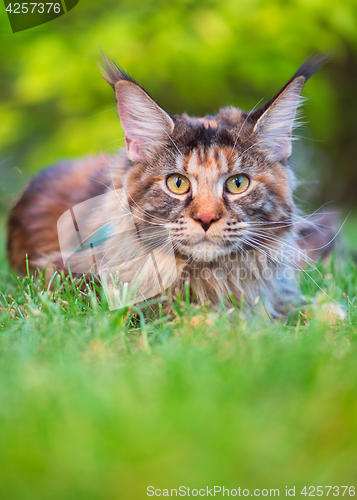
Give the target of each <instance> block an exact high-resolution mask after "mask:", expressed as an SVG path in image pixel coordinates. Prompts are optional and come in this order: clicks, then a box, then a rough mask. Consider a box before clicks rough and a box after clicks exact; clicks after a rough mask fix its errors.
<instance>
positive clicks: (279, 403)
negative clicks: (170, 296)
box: [0, 219, 357, 500]
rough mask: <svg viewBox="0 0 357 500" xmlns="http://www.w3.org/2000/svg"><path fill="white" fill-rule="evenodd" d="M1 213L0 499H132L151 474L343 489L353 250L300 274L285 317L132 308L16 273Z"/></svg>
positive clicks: (233, 486) (196, 481)
mask: <svg viewBox="0 0 357 500" xmlns="http://www.w3.org/2000/svg"><path fill="white" fill-rule="evenodd" d="M351 221H352V222H350V221H349V222H348V225H347V226H346V227H347V230H346V231H345V235H347V236H348V237H349V238H350V242H353V243H354V241H355V236H356V234H355V233H353V228H354V227H356V226H355V224H353V219H351ZM3 226H4V219H1V228H0V234H1V237H2V239H1V256H0V307H1V312H0V499H1V500H8V499H16V500H17V499H21V500H29V499H36V500H57V499H65V500H71V499H76V500H80V499H86V500H91V499H98V500H99V499H100V500H107V499H123V500H132V499H133V500H136V499H144V498H147V497H148V495H147V487H148V486H152V487H153V488H155V489H160V490H161V491H160V492H158V491H157V492H156V493H157V495H158V494H159V493H161V494H162V495H163V494H164V493H165V491H164V489H168V493H169V494H170V493H171V489H173V496H174V497H175V491H174V490H175V489H177V491H178V495H179V493H180V490H178V488H179V487H180V486H181V487H185V488H186V489H182V488H181V496H183V493H185V494H186V496H188V495H189V494H190V496H195V494H196V490H195V489H198V490H199V489H201V492H200V494H201V496H203V493H204V494H205V495H206V496H207V495H208V496H210V494H209V492H210V491H211V492H212V494H213V492H214V490H210V488H213V487H214V486H216V487H217V489H216V491H217V493H216V497H217V498H223V496H222V491H223V487H225V488H227V489H229V490H230V496H232V494H233V495H234V493H235V490H236V493H237V492H238V493H237V494H238V495H239V494H240V495H241V496H243V490H245V492H244V496H253V495H254V494H253V492H254V490H258V489H259V490H263V489H267V490H269V489H271V488H273V489H279V493H280V494H279V496H280V497H281V496H283V497H285V488H286V487H288V489H290V490H291V489H293V488H294V487H295V493H296V497H299V498H301V497H302V498H303V497H304V495H303V494H301V493H300V492H301V491H302V490H303V488H304V487H305V486H307V487H310V486H315V487H317V486H322V487H323V489H322V490H321V489H320V490H315V491H316V493H315V492H314V490H313V489H312V488H311V489H310V490H309V489H307V490H304V491H307V492H309V491H310V492H311V493H315V494H316V496H319V494H320V493H318V491H320V492H321V491H323V495H324V496H326V493H328V492H329V496H330V497H331V496H334V495H335V496H337V493H339V496H342V494H343V492H344V491H345V494H344V496H345V497H349V496H350V495H352V494H353V492H354V490H353V488H351V489H349V490H348V489H347V490H345V489H344V488H341V487H342V486H356V483H357V335H356V332H357V329H356V326H357V310H356V300H355V297H356V291H357V271H356V267H355V265H354V261H353V253H352V252H351V251H350V250H345V251H344V253H343V254H341V253H339V254H335V255H334V256H333V258H332V259H331V260H330V262H329V263H327V264H326V265H324V266H323V265H319V273H317V272H316V271H312V272H311V273H309V274H310V275H311V278H312V279H311V278H310V277H309V276H307V275H305V276H302V278H301V284H302V288H303V293H304V295H305V297H306V299H307V305H306V306H305V307H304V308H303V309H302V310H301V313H300V312H299V313H298V314H297V315H296V317H294V318H290V319H289V320H287V321H285V322H284V321H277V322H272V321H271V320H270V319H269V318H268V317H267V316H266V315H262V316H254V317H249V318H243V317H242V315H241V314H240V313H239V311H234V312H233V313H232V312H227V311H226V310H224V309H223V308H222V311H221V312H213V311H211V310H210V309H209V308H208V307H194V306H192V305H191V304H189V302H186V301H183V302H182V303H178V304H177V305H176V306H175V310H174V312H173V315H172V317H160V316H158V317H156V319H155V318H151V319H150V320H145V319H144V317H143V316H140V315H138V314H136V316H135V317H134V312H135V311H134V310H119V311H118V310H117V311H113V312H109V311H108V307H107V304H106V302H105V300H98V299H97V298H96V295H95V294H94V293H88V294H86V295H83V294H82V293H79V292H78V291H76V289H75V287H74V286H73V285H71V284H69V285H68V286H67V287H66V288H64V289H63V290H61V291H58V290H57V291H56V292H54V293H53V294H51V293H48V292H47V290H46V289H44V288H43V287H42V288H41V286H39V285H36V283H35V281H34V280H33V279H31V278H29V277H28V278H27V279H20V280H17V277H16V275H14V274H12V273H11V272H10V271H9V269H8V265H7V263H6V259H5V256H4V227H3ZM352 233H353V234H352ZM346 246H347V245H346ZM56 279H57V278H55V280H56ZM138 318H139V319H138ZM325 486H339V490H337V489H336V488H335V489H334V490H333V489H332V490H329V488H326V487H325ZM218 487H221V488H222V491H221V492H219V491H218V490H219V488H218ZM153 488H151V489H150V490H149V493H150V495H151V492H153V491H154V489H153ZM187 488H190V490H188V489H187ZM207 488H208V490H207ZM238 488H241V490H238ZM192 489H193V491H192ZM202 489H204V491H203V490H202ZM232 490H233V491H232ZM189 491H190V493H189ZM202 491H203V492H202ZM290 493H292V491H291V492H290ZM269 494H270V493H269ZM275 494H276V495H277V493H275ZM263 495H265V492H262V496H263ZM226 496H228V495H227V492H225V497H226Z"/></svg>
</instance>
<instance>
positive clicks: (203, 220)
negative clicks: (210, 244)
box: [194, 214, 221, 231]
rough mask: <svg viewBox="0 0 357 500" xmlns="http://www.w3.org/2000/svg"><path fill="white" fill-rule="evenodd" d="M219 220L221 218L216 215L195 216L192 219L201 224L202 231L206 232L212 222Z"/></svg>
mask: <svg viewBox="0 0 357 500" xmlns="http://www.w3.org/2000/svg"><path fill="white" fill-rule="evenodd" d="M220 218H221V217H220V216H219V215H216V214H205V215H201V214H197V215H196V216H195V217H194V219H195V220H196V221H197V222H199V223H200V224H201V226H202V228H203V229H204V231H208V230H209V228H210V227H211V225H212V224H213V222H216V221H217V220H219V219H220Z"/></svg>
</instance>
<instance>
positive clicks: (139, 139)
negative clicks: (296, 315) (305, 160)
mask: <svg viewBox="0 0 357 500" xmlns="http://www.w3.org/2000/svg"><path fill="white" fill-rule="evenodd" d="M103 61H104V62H103V67H102V70H103V71H102V73H103V76H104V78H105V80H106V81H107V82H108V83H109V84H110V85H111V87H112V88H113V89H114V92H115V97H116V102H117V107H118V113H119V117H120V121H121V125H122V128H123V130H124V135H125V148H123V149H122V151H121V152H120V153H119V154H118V155H113V156H109V155H106V154H101V155H99V156H97V157H94V158H87V159H85V160H81V161H68V162H61V163H59V164H57V165H55V166H53V167H50V168H47V169H45V170H43V171H42V172H41V173H40V174H39V175H38V176H37V177H36V178H34V179H33V180H32V181H31V182H30V184H29V186H28V188H27V189H26V190H25V192H24V193H23V194H22V196H21V197H20V199H19V201H18V202H17V204H16V205H15V206H14V208H13V209H12V211H11V213H10V217H9V224H8V246H7V252H8V257H9V261H10V264H11V266H12V267H14V268H16V269H18V270H19V271H21V272H22V273H25V272H26V263H25V261H26V255H28V261H29V264H30V266H31V268H45V267H46V266H47V267H48V269H52V268H53V266H55V267H56V269H57V270H65V271H66V269H67V265H66V262H64V261H65V260H66V259H65V257H64V254H63V251H62V252H61V248H60V242H59V237H58V234H57V221H62V222H63V223H62V226H61V227H62V229H61V234H62V236H63V235H64V236H65V235H66V233H68V232H70V227H69V226H70V224H72V222H73V224H75V227H76V234H79V232H78V227H77V226H78V225H77V222H76V221H75V219H74V218H73V217H74V212H73V207H75V206H77V205H78V206H79V204H81V203H84V202H86V201H87V200H92V199H93V200H101V202H100V203H99V204H97V206H96V209H95V210H94V209H93V210H88V209H85V210H84V212H86V214H85V217H86V221H87V222H89V223H90V224H91V227H92V228H93V233H95V232H96V231H99V230H100V229H101V228H102V227H103V224H104V223H105V221H106V220H107V221H110V230H111V231H113V230H114V236H112V237H111V238H107V241H106V239H105V238H104V243H103V242H102V246H103V248H102V254H101V255H102V256H103V255H106V256H107V257H106V265H107V266H108V265H109V266H111V267H113V266H114V267H115V263H116V260H117V261H119V260H120V259H119V257H118V255H119V254H118V251H119V250H118V248H119V247H120V246H121V251H122V250H123V247H125V248H127V249H129V250H128V252H129V257H130V252H131V250H130V248H131V247H130V245H128V244H127V243H126V242H125V241H126V240H125V237H123V232H125V230H126V231H129V225H130V221H129V222H128V224H129V225H128V226H127V227H126V226H125V224H124V226H123V222H122V221H123V220H124V218H125V217H124V216H125V215H129V214H130V217H131V218H132V220H133V221H134V226H135V229H136V230H139V231H143V230H145V229H155V230H156V231H157V234H159V235H160V234H162V235H165V237H163V239H164V241H165V243H164V244H163V245H161V247H160V248H159V250H160V251H159V252H158V254H157V255H156V264H157V265H158V266H159V267H160V273H161V274H160V276H161V280H160V284H161V287H163V288H166V292H167V288H168V285H171V286H170V287H169V293H171V294H173V295H175V294H177V293H179V294H182V295H183V294H184V293H187V286H188V287H189V293H190V296H191V300H193V301H196V302H199V303H205V302H208V301H209V302H210V303H211V304H212V305H213V306H215V305H217V304H219V303H220V302H225V303H227V304H228V303H230V304H232V303H233V304H237V305H238V306H240V305H241V304H242V301H243V302H244V304H246V305H248V306H250V307H253V306H254V304H256V303H257V302H258V301H259V300H260V299H261V301H262V302H263V303H264V306H265V308H266V310H267V311H268V313H269V315H271V317H277V316H284V315H286V314H288V313H289V311H291V310H294V308H295V307H296V305H297V304H299V300H300V292H299V287H298V285H297V280H296V276H295V275H296V273H295V272H292V270H295V269H298V268H301V265H304V264H305V262H307V261H308V260H309V257H308V255H307V256H306V253H304V254H303V253H302V250H301V248H300V247H302V246H303V245H301V244H300V242H299V238H300V237H301V236H299V234H301V231H300V229H301V228H300V229H299V224H300V225H301V218H300V217H299V216H298V213H297V209H296V207H295V204H294V200H293V191H294V187H295V179H294V175H293V172H292V170H291V168H290V167H289V158H290V156H291V152H292V141H293V138H292V131H293V129H294V126H295V125H296V115H297V111H298V108H299V106H300V104H301V91H302V88H303V85H304V83H305V82H306V81H307V79H308V78H309V77H310V76H311V75H312V74H313V73H314V72H315V71H316V70H318V69H319V68H320V67H321V66H322V64H323V63H324V61H325V58H323V57H320V56H315V57H312V58H310V59H308V60H307V61H306V62H305V63H304V64H303V65H302V66H301V67H300V68H299V69H298V70H297V72H296V73H295V74H294V76H293V77H292V78H291V79H290V80H289V81H288V82H287V83H286V85H284V87H283V88H282V89H281V90H280V91H279V92H278V93H277V94H276V95H275V96H274V97H273V98H272V99H270V100H269V101H268V102H267V103H265V104H264V105H263V106H261V107H260V108H259V109H253V110H252V111H250V112H249V113H246V112H244V111H242V110H240V109H238V108H234V107H226V108H223V109H220V111H219V113H218V114H216V115H214V116H210V115H207V116H205V117H203V118H193V117H189V116H188V115H187V114H185V113H184V114H181V115H174V116H172V115H170V114H169V113H167V112H166V111H164V110H163V109H162V108H161V107H160V106H159V105H158V104H157V103H156V102H155V101H154V100H153V99H152V98H151V97H150V95H149V94H148V93H147V92H146V91H145V90H144V89H143V87H141V86H140V85H139V84H138V83H137V82H136V81H135V80H134V79H133V78H132V77H131V76H129V75H128V74H127V73H126V72H124V71H123V70H122V69H121V68H120V67H119V66H118V65H116V64H115V63H112V62H110V61H108V60H107V59H105V58H104V59H103ZM84 206H85V205H83V207H84ZM118 210H119V212H118ZM63 214H67V215H68V217H69V218H67V219H66V218H65V217H64V216H63ZM69 214H70V215H71V217H72V219H73V220H72V219H71V217H70V215H69ZM119 219H120V220H119ZM70 220H71V221H72V222H71V223H70V222H68V221H70ZM66 221H67V222H66ZM103 221H104V222H103ZM116 229H118V230H116ZM119 229H120V230H119ZM58 231H60V222H59V226H58ZM160 231H161V233H160ZM72 232H73V227H72ZM310 232H311V231H310ZM328 237H330V236H329V235H328ZM60 238H61V235H60ZM144 240H145V236H144ZM144 240H143V241H144ZM152 240H153V237H151V236H150V235H147V236H146V242H151V241H152ZM123 241H124V244H123V243H121V242H123ZM80 243H81V242H80ZM159 243H160V242H159ZM154 246H155V245H152V247H151V248H153V247H154ZM90 247H91V251H92V254H93V244H91V245H90ZM168 247H170V252H171V253H170V252H166V253H165V248H166V249H167V248H168ZM88 248H89V247H88ZM149 250H150V248H149V249H148V251H149ZM103 252H104V253H103ZM83 255H84V254H83ZM92 256H93V255H92ZM86 258H87V259H89V258H90V252H89V253H88V252H87V257H86ZM83 259H84V257H83V258H82V264H83ZM72 260H73V259H72ZM132 261H133V259H130V258H129V259H127V269H126V271H128V270H130V268H131V269H133V268H134V267H135V264H133V263H132ZM77 264H78V262H77ZM73 265H74V267H75V266H76V262H75V261H73ZM83 266H84V268H85V267H88V269H89V268H90V264H89V263H84V264H83ZM77 267H78V270H79V274H80V271H81V266H80V265H79V266H77ZM151 269H152V271H148V273H149V274H148V277H147V280H148V282H149V281H150V279H154V271H155V270H154V266H153V264H152V263H151ZM96 270H97V269H96ZM82 271H83V272H84V271H85V269H82ZM156 271H157V269H156ZM150 272H152V275H151V274H150ZM165 283H166V286H164V284H165ZM187 283H188V285H187ZM185 284H186V285H185ZM185 291H186V292H185ZM159 295H160V294H159Z"/></svg>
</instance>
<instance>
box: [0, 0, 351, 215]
mask: <svg viewBox="0 0 357 500" xmlns="http://www.w3.org/2000/svg"><path fill="white" fill-rule="evenodd" d="M0 30H1V33H0V44H1V51H0V99H1V100H0V203H2V204H3V205H5V206H8V205H9V204H10V203H11V200H12V198H13V197H14V194H15V193H16V192H17V191H18V189H19V188H20V186H21V185H24V184H25V182H26V180H27V179H28V177H30V176H31V175H33V174H34V173H35V172H36V171H38V170H39V169H40V168H42V167H43V166H46V165H48V164H52V163H54V162H56V161H57V160H58V159H61V158H69V157H80V156H84V155H88V154H96V153H98V152H99V151H107V152H115V151H116V150H117V149H118V147H120V146H121V145H122V144H123V134H122V130H121V128H120V124H119V120H118V118H117V114H116V109H115V102H114V96H113V94H112V91H111V89H110V87H109V86H108V85H107V84H106V83H105V82H104V80H103V79H102V78H101V76H100V74H99V71H98V67H97V62H98V60H99V53H100V51H101V50H102V51H103V52H105V53H106V54H107V55H108V56H109V57H111V58H113V59H115V60H117V61H118V62H119V63H120V64H121V65H122V66H123V67H124V68H125V69H126V70H127V71H128V72H129V73H132V75H133V76H134V77H135V78H136V79H137V80H139V82H140V83H142V84H143V85H144V86H145V88H146V89H147V90H148V92H149V93H150V94H151V95H152V96H153V97H154V98H155V99H156V100H157V101H158V102H159V104H160V105H161V106H162V107H164V108H165V109H166V110H167V111H169V112H170V113H181V112H183V111H186V112H188V113H191V114H195V115H200V114H207V113H209V114H213V113H214V112H216V111H217V110H218V109H219V107H221V106H225V105H228V104H233V105H236V106H239V107H242V108H243V109H250V108H252V107H253V106H254V105H255V104H256V103H257V102H258V101H259V100H260V99H261V98H263V99H264V100H267V99H269V98H270V97H271V96H272V95H273V94H275V93H276V91H277V90H279V89H280V88H281V86H282V85H283V84H284V83H285V82H286V81H287V80H288V79H289V78H290V76H291V75H292V74H293V73H294V72H295V70H296V69H297V67H298V66H299V65H300V64H301V62H302V61H303V60H304V59H305V58H306V57H308V56H309V55H310V54H311V53H312V52H314V51H315V52H322V53H328V54H330V55H331V57H330V62H329V63H328V65H327V66H326V68H325V69H324V70H322V71H321V72H319V74H318V75H316V76H314V77H313V79H312V80H311V81H309V82H308V84H307V85H306V90H305V96H307V97H308V102H307V104H306V106H305V109H304V116H305V118H306V121H307V122H309V125H308V128H307V129H306V130H303V131H302V132H301V135H303V136H309V137H310V138H312V139H313V141H302V143H300V144H302V145H303V147H302V146H301V145H300V154H299V155H297V159H296V162H297V164H298V165H299V166H300V168H301V171H300V175H301V176H302V177H304V176H305V173H304V172H305V171H308V172H309V177H308V182H310V180H311V185H312V186H313V188H312V194H313V196H314V197H315V199H316V197H317V194H319V193H321V196H322V197H323V198H324V199H328V200H329V199H331V198H333V199H334V200H335V201H341V200H343V201H346V202H347V201H349V202H351V201H353V200H354V193H355V189H356V187H357V169H354V164H355V158H356V157H357V144H356V140H355V139H356V137H355V135H356V134H355V130H356V123H357V95H356V92H355V89H356V85H357V69H356V68H357V3H356V1H355V0H343V1H340V2H335V1H334V0H284V1H282V0H268V1H264V0H239V1H237V0H224V1H222V0H206V1H203V0H171V1H170V2H163V1H162V0H155V1H153V0H146V1H145V0H144V1H143V0H130V1H128V0H119V1H118V0H115V1H114V0H102V1H101V2H94V0H82V1H81V2H79V4H78V5H77V6H76V8H75V9H73V10H72V11H71V12H69V13H68V14H66V15H65V16H63V17H61V18H59V19H56V20H54V21H51V22H50V23H47V24H45V25H42V26H39V27H37V28H32V29H30V30H26V31H23V32H20V33H16V34H13V33H12V32H11V30H10V24H9V21H8V19H7V17H6V13H5V8H4V7H3V12H2V14H1V17H0ZM303 166H305V170H304V168H303ZM313 166H314V167H315V172H316V173H315V174H313V175H312V174H311V168H312V167H313ZM311 175H312V176H311ZM315 178H319V179H320V180H321V182H322V186H320V187H316V186H315V185H314V184H313V183H312V180H313V179H315Z"/></svg>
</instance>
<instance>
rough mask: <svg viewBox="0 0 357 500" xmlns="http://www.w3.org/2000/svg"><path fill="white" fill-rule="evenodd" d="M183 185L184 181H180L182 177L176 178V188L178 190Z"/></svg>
mask: <svg viewBox="0 0 357 500" xmlns="http://www.w3.org/2000/svg"><path fill="white" fill-rule="evenodd" d="M181 184H182V179H180V177H177V178H176V186H177V189H180V186H181Z"/></svg>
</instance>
